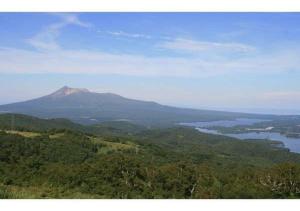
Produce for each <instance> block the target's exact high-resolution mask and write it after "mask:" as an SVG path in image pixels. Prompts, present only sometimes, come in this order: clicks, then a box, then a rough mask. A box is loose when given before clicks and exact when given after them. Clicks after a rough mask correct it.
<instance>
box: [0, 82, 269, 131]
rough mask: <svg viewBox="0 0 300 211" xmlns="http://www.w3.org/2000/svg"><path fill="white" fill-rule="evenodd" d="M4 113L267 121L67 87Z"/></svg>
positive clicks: (151, 122) (161, 121)
mask: <svg viewBox="0 0 300 211" xmlns="http://www.w3.org/2000/svg"><path fill="white" fill-rule="evenodd" d="M0 112H10V113H22V114H28V115H34V116H37V117H42V118H68V119H71V120H73V121H76V122H79V123H84V124H95V123H99V122H103V121H114V120H126V121H131V122H133V123H137V124H142V125H145V126H167V125H172V124H174V123H179V122H193V121H211V120H222V119H234V118H238V117H250V118H251V117H252V118H257V117H259V118H267V117H270V116H263V115H250V114H242V113H231V112H221V111H208V110H196V109H184V108H176V107H171V106H164V105H160V104H158V103H155V102H149V101H140V100H133V99H128V98H124V97H122V96H119V95H116V94H111V93H94V92H90V91H88V90H87V89H75V88H69V87H63V88H61V89H59V90H58V91H56V92H54V93H52V94H50V95H47V96H44V97H41V98H37V99H33V100H29V101H25V102H20V103H13V104H7V105H2V106H0Z"/></svg>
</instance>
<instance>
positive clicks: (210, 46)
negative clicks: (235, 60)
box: [159, 38, 256, 53]
mask: <svg viewBox="0 0 300 211" xmlns="http://www.w3.org/2000/svg"><path fill="white" fill-rule="evenodd" d="M159 46H160V47H161V48H166V49H170V50H176V51H179V52H180V51H182V52H190V53H198V52H204V51H215V52H228V51H229V52H242V53H245V52H252V51H255V50H256V48H255V47H253V46H250V45H246V44H242V43H221V42H206V41H197V40H190V39H182V38H177V39H174V40H171V41H167V42H164V43H161V44H160V45H159Z"/></svg>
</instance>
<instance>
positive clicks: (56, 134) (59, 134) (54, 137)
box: [49, 133, 65, 139]
mask: <svg viewBox="0 0 300 211" xmlns="http://www.w3.org/2000/svg"><path fill="white" fill-rule="evenodd" d="M64 135H65V134H64V133H55V134H52V135H49V138H50V139H56V138H61V137H63V136H64Z"/></svg>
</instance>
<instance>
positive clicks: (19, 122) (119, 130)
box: [0, 113, 146, 135]
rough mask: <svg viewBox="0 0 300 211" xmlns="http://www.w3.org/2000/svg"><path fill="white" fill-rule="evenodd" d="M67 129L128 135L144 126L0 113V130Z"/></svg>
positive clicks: (38, 130)
mask: <svg viewBox="0 0 300 211" xmlns="http://www.w3.org/2000/svg"><path fill="white" fill-rule="evenodd" d="M54 129H57V130H60V129H67V130H73V131H80V132H85V133H90V134H94V135H128V134H134V133H138V132H141V131H143V130H145V129H146V128H145V127H143V126H140V125H135V124H132V123H130V122H125V121H111V122H102V123H99V124H96V125H81V124H77V123H74V122H72V121H70V120H68V119H63V118H60V119H40V118H37V117H33V116H28V115H24V114H13V113H7V114H0V130H18V131H22V130H24V131H35V132H44V131H49V130H54Z"/></svg>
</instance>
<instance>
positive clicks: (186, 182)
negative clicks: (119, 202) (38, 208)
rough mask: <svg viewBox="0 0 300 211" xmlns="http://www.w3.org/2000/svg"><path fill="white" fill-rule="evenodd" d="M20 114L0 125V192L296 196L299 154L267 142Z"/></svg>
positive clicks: (17, 195) (92, 195) (100, 195)
mask: <svg viewBox="0 0 300 211" xmlns="http://www.w3.org/2000/svg"><path fill="white" fill-rule="evenodd" d="M0 116H1V115H0ZM22 118H23V121H24V124H22V127H21V126H20V125H18V122H17V121H16V122H15V128H14V130H11V129H9V124H7V122H6V123H5V124H4V123H3V124H2V125H1V124H0V129H1V132H0V198H188V199H189V198H300V155H299V154H296V153H291V152H289V151H288V150H286V149H283V148H277V147H276V145H275V144H274V143H272V142H268V141H239V140H236V139H233V138H228V137H224V136H215V135H208V134H202V133H199V132H197V131H196V130H193V129H191V128H185V127H174V128H168V129H153V130H149V129H142V128H141V127H140V126H136V127H137V128H136V130H134V127H135V126H134V125H130V126H128V124H127V123H124V124H121V123H120V122H118V123H117V124H116V126H115V127H114V124H112V123H110V124H109V127H108V126H107V124H105V125H98V126H89V127H85V126H81V125H76V128H75V127H73V126H74V125H73V123H71V122H68V123H67V124H65V120H59V121H62V122H63V123H64V126H62V127H61V125H60V124H58V123H57V120H55V121H56V124H52V123H51V121H52V120H40V119H34V120H32V119H31V122H30V124H29V120H26V118H29V117H27V116H22ZM30 118H31V117H30ZM26 121H28V125H27V124H26ZM41 121H42V122H43V123H41ZM0 122H1V117H0ZM3 122H5V121H3ZM48 123H49V124H48ZM72 125H73V126H72ZM64 127H65V128H67V129H64ZM91 128H92V129H91ZM108 128H109V129H108ZM103 131H105V133H104V132H103ZM134 131H136V132H134Z"/></svg>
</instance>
